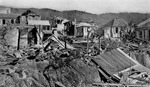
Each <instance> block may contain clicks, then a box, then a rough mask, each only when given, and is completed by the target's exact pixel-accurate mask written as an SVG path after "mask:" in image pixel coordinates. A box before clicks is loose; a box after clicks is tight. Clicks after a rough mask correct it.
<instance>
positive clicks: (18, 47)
mask: <svg viewBox="0 0 150 87" xmlns="http://www.w3.org/2000/svg"><path fill="white" fill-rule="evenodd" d="M19 49H20V29H18V44H17V50H19Z"/></svg>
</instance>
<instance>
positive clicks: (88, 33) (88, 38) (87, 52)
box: [87, 29, 90, 54]
mask: <svg viewBox="0 0 150 87" xmlns="http://www.w3.org/2000/svg"><path fill="white" fill-rule="evenodd" d="M87 32H88V35H87V54H89V33H90V31H89V30H88V29H87Z"/></svg>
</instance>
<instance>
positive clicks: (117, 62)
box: [93, 49, 137, 74]
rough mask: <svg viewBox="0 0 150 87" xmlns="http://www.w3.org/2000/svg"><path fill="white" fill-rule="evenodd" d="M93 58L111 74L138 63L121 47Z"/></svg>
mask: <svg viewBox="0 0 150 87" xmlns="http://www.w3.org/2000/svg"><path fill="white" fill-rule="evenodd" d="M93 60H94V61H95V62H96V63H97V64H98V65H99V66H101V67H102V68H103V69H104V70H106V71H107V72H108V73H109V74H115V73H117V72H120V71H123V70H125V69H127V68H129V67H132V66H135V65H136V64H137V62H135V61H133V59H132V58H131V57H129V56H128V55H127V54H125V53H124V52H123V51H122V50H120V49H114V50H112V51H110V52H107V53H103V54H101V55H98V56H96V57H94V58H93Z"/></svg>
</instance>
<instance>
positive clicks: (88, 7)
mask: <svg viewBox="0 0 150 87" xmlns="http://www.w3.org/2000/svg"><path fill="white" fill-rule="evenodd" d="M0 5H3V6H10V7H19V8H51V9H55V10H59V11H63V10H81V11H86V12H89V13H94V14H101V13H110V12H112V13H118V12H140V13H150V0H0Z"/></svg>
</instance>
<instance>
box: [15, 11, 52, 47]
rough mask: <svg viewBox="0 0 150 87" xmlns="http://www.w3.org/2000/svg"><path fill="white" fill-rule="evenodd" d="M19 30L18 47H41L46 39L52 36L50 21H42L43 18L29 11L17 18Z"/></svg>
mask: <svg viewBox="0 0 150 87" xmlns="http://www.w3.org/2000/svg"><path fill="white" fill-rule="evenodd" d="M17 23H18V24H19V26H17V28H18V32H19V34H18V37H19V38H18V43H19V44H18V47H19V48H20V47H21V48H22V47H27V46H32V45H41V44H42V42H43V40H44V38H47V35H49V34H51V28H50V23H49V21H48V20H41V16H40V15H38V14H36V13H34V12H32V11H30V10H27V11H26V12H24V13H23V14H22V15H21V16H18V17H17Z"/></svg>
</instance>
